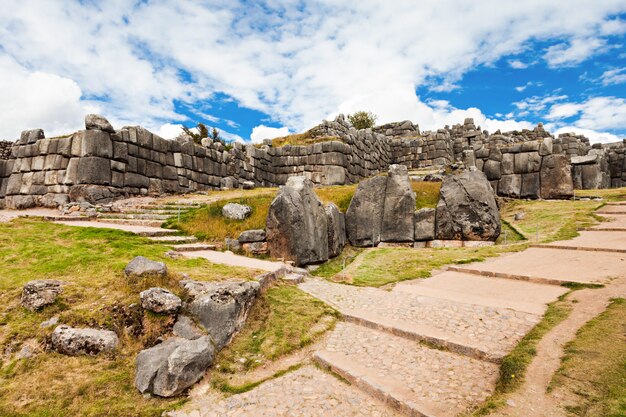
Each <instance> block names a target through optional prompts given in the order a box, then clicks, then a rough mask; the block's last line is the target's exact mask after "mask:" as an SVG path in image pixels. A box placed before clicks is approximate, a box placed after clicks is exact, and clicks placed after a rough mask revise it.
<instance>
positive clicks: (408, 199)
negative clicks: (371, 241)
mask: <svg viewBox="0 0 626 417" xmlns="http://www.w3.org/2000/svg"><path fill="white" fill-rule="evenodd" d="M414 213H415V192H414V191H413V188H412V187H411V181H410V179H409V172H408V169H407V167H406V166H404V165H391V166H390V167H389V176H388V177H387V187H386V188H385V203H384V208H383V223H382V230H381V237H380V239H381V240H382V241H383V242H412V241H413V234H414V231H413V225H414Z"/></svg>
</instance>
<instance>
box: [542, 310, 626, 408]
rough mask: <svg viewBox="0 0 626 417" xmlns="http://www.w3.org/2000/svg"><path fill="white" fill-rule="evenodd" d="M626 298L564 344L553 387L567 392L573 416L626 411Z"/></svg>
mask: <svg viewBox="0 0 626 417" xmlns="http://www.w3.org/2000/svg"><path fill="white" fill-rule="evenodd" d="M624 317H626V299H624V298H619V299H615V300H613V302H612V303H611V305H610V306H609V307H608V308H607V310H606V311H605V312H604V313H602V314H600V315H599V316H598V317H596V318H595V319H593V320H591V321H589V322H588V323H587V324H586V325H585V326H584V327H582V328H581V329H580V330H579V331H578V333H577V335H576V338H575V339H574V340H573V341H571V342H569V343H568V344H567V345H566V346H565V356H564V357H563V360H562V364H561V367H560V369H559V370H558V371H557V373H556V374H555V376H554V379H553V381H552V383H551V384H550V388H551V389H552V390H558V391H560V392H565V393H567V394H568V395H567V396H566V398H568V399H573V401H569V400H568V401H566V403H565V404H564V406H565V410H566V411H567V412H568V414H570V415H572V416H580V417H618V416H624V415H626V321H625V320H624Z"/></svg>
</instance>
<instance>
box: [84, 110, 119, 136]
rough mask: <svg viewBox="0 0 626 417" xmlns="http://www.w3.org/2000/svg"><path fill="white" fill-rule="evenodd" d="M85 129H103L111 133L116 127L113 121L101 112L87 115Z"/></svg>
mask: <svg viewBox="0 0 626 417" xmlns="http://www.w3.org/2000/svg"><path fill="white" fill-rule="evenodd" d="M85 129H87V130H102V131H105V132H109V133H115V129H113V126H111V123H109V121H108V120H107V119H105V118H104V117H103V116H100V115H99V114H88V115H87V116H85Z"/></svg>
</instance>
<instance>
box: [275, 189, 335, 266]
mask: <svg viewBox="0 0 626 417" xmlns="http://www.w3.org/2000/svg"><path fill="white" fill-rule="evenodd" d="M312 185H313V184H312V183H311V181H309V180H308V179H306V178H304V177H290V178H289V179H288V180H287V184H286V185H285V186H284V187H282V188H281V189H280V191H279V192H278V194H277V195H276V198H274V200H273V201H272V204H271V205H270V208H269V212H268V214H267V221H266V223H267V227H266V233H267V242H268V248H269V251H270V254H271V255H272V257H274V258H283V259H286V260H290V261H294V262H295V263H296V265H297V266H302V265H307V264H312V263H319V262H324V261H326V260H328V220H327V218H326V212H325V211H324V206H323V205H322V202H321V201H320V199H319V198H318V197H317V195H316V194H315V193H314V192H313V187H312Z"/></svg>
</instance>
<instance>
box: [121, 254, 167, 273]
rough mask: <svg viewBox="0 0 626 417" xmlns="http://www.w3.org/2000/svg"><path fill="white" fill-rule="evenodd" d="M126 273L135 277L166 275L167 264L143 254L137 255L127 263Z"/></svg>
mask: <svg viewBox="0 0 626 417" xmlns="http://www.w3.org/2000/svg"><path fill="white" fill-rule="evenodd" d="M124 274H126V276H135V277H147V276H159V277H165V276H167V266H165V264H164V263H163V262H157V261H151V260H150V259H147V258H144V257H143V256H137V257H135V258H134V259H133V260H132V261H130V263H129V264H128V265H126V268H124Z"/></svg>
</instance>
